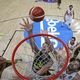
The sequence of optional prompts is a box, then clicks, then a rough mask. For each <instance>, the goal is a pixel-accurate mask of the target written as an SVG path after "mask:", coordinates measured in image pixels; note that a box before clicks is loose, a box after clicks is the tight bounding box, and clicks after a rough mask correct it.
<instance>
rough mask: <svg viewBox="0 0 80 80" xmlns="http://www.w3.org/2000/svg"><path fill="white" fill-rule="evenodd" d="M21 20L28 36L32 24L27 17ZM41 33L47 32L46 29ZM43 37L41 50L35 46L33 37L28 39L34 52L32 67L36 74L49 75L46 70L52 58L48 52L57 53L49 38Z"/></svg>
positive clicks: (51, 62)
mask: <svg viewBox="0 0 80 80" xmlns="http://www.w3.org/2000/svg"><path fill="white" fill-rule="evenodd" d="M23 22H24V24H21V23H20V24H21V25H22V26H24V29H25V30H26V31H27V32H28V36H29V35H31V34H32V30H33V24H29V21H28V19H27V22H26V20H25V19H23ZM42 33H45V34H47V31H42ZM44 39H45V42H44V43H43V46H42V49H41V50H39V49H38V47H37V46H36V44H35V41H34V38H31V39H29V41H30V45H31V48H32V51H33V52H34V54H35V58H34V61H33V65H32V69H33V71H34V72H35V73H37V74H38V75H45V74H46V75H50V73H49V71H48V70H49V68H50V67H51V66H52V64H53V60H52V58H51V57H50V55H49V53H52V54H54V53H55V54H56V53H57V52H56V51H55V50H54V47H53V45H52V43H51V42H50V40H49V38H48V37H47V36H46V37H44Z"/></svg>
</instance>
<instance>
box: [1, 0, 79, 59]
mask: <svg viewBox="0 0 80 80" xmlns="http://www.w3.org/2000/svg"><path fill="white" fill-rule="evenodd" d="M70 4H72V5H73V7H74V12H75V21H74V22H73V24H72V26H71V28H72V31H73V35H74V36H75V37H76V38H77V41H80V0H62V3H61V6H60V7H61V9H58V8H57V3H47V2H43V1H40V2H35V0H0V55H3V57H5V58H6V59H9V60H11V56H12V52H13V50H14V48H15V46H16V45H17V44H18V42H20V41H21V40H22V39H24V30H22V29H21V27H22V26H21V25H19V23H20V21H21V19H22V18H25V17H28V13H29V10H30V9H31V8H32V7H33V6H41V7H42V8H43V9H44V11H45V14H46V16H45V19H48V18H49V19H57V20H61V21H63V16H64V14H65V11H66V10H67V9H68V6H69V5H70ZM22 46H23V47H22V48H20V50H18V53H23V51H24V47H25V46H26V47H29V46H28V45H22ZM27 51H29V49H28V50H27ZM30 51H31V50H30ZM25 55H26V54H25V53H24V55H23V57H24V60H25V59H26V58H25Z"/></svg>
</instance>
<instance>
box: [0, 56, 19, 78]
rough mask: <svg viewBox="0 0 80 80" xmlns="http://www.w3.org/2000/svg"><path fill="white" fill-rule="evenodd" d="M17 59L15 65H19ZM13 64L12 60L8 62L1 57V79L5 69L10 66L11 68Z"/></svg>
mask: <svg viewBox="0 0 80 80" xmlns="http://www.w3.org/2000/svg"><path fill="white" fill-rule="evenodd" d="M17 61H18V60H17V59H16V60H15V63H17ZM11 65H12V63H11V60H6V59H5V58H3V57H2V56H0V77H1V74H2V72H3V70H4V69H5V68H7V67H8V66H11Z"/></svg>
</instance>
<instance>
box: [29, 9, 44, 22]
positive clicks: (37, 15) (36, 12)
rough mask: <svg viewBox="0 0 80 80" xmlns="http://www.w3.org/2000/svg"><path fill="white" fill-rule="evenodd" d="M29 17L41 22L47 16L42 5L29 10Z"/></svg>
mask: <svg viewBox="0 0 80 80" xmlns="http://www.w3.org/2000/svg"><path fill="white" fill-rule="evenodd" d="M29 17H30V19H31V20H32V21H35V22H40V21H42V20H43V19H44V17H45V12H44V10H43V9H42V8H41V7H32V8H31V9H30V11H29Z"/></svg>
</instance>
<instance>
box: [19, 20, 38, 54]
mask: <svg viewBox="0 0 80 80" xmlns="http://www.w3.org/2000/svg"><path fill="white" fill-rule="evenodd" d="M22 20H23V22H24V24H22V23H20V25H22V26H23V27H24V29H25V30H26V31H27V32H28V36H30V35H32V30H33V24H29V21H28V19H26V20H25V19H22ZM29 41H30V45H31V48H32V51H33V52H34V53H37V52H38V51H39V50H38V48H37V46H36V44H35V41H34V38H33V37H32V38H30V39H29Z"/></svg>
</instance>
